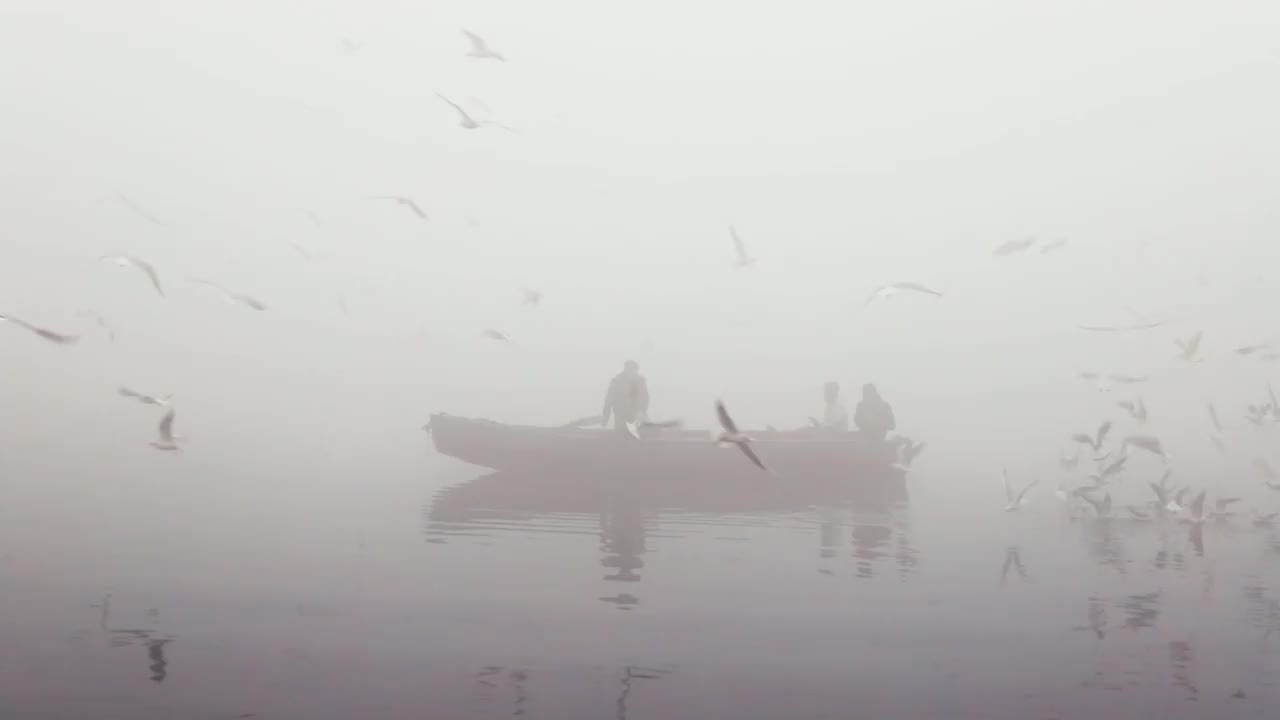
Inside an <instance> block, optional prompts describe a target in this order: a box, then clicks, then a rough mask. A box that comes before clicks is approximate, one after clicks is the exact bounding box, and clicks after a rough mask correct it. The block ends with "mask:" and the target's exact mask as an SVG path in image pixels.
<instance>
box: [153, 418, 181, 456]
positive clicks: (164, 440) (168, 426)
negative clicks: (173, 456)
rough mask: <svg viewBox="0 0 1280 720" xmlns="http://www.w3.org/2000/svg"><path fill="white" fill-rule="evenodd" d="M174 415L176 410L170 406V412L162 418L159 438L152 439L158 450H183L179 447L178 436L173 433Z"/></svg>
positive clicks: (154, 446)
mask: <svg viewBox="0 0 1280 720" xmlns="http://www.w3.org/2000/svg"><path fill="white" fill-rule="evenodd" d="M173 416H174V411H173V409H172V408H170V410H169V412H167V413H165V414H164V417H162V418H160V427H159V434H160V439H159V440H152V441H151V447H153V448H155V449H157V450H181V449H182V448H179V447H178V443H177V438H175V437H174V434H173Z"/></svg>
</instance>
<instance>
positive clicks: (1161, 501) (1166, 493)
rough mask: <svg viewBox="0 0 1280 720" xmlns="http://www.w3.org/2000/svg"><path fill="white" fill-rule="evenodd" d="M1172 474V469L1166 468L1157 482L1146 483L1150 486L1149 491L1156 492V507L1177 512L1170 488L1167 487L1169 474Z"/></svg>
mask: <svg viewBox="0 0 1280 720" xmlns="http://www.w3.org/2000/svg"><path fill="white" fill-rule="evenodd" d="M1172 474H1173V471H1172V470H1166V471H1165V473H1164V475H1163V476H1162V477H1161V478H1160V482H1159V483H1147V485H1149V486H1150V487H1151V491H1152V492H1154V493H1155V494H1156V507H1157V508H1158V509H1160V510H1168V511H1169V512H1177V511H1178V507H1177V505H1175V504H1174V502H1173V498H1172V495H1171V493H1172V490H1173V489H1172V488H1170V487H1169V476H1170V475H1172Z"/></svg>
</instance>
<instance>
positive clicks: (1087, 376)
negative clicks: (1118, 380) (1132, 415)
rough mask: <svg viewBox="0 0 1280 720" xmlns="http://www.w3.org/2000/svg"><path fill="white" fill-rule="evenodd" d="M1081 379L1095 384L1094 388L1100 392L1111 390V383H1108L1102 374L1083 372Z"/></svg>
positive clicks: (1089, 371) (1090, 371)
mask: <svg viewBox="0 0 1280 720" xmlns="http://www.w3.org/2000/svg"><path fill="white" fill-rule="evenodd" d="M1080 379H1081V380H1084V381H1086V382H1091V383H1093V384H1094V387H1096V388H1097V389H1098V392H1108V391H1110V390H1111V383H1110V382H1108V381H1107V379H1106V378H1105V377H1103V376H1102V375H1101V374H1099V373H1096V372H1093V371H1092V370H1086V371H1084V372H1081V373H1080Z"/></svg>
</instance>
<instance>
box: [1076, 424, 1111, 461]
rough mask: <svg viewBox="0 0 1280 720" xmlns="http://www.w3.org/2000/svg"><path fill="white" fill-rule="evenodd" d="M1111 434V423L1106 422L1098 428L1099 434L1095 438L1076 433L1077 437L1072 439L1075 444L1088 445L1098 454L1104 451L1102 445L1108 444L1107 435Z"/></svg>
mask: <svg viewBox="0 0 1280 720" xmlns="http://www.w3.org/2000/svg"><path fill="white" fill-rule="evenodd" d="M1110 432H1111V421H1110V420H1106V421H1104V422H1103V423H1102V424H1101V425H1099V426H1098V432H1097V433H1096V434H1095V435H1094V436H1093V437H1090V436H1089V435H1087V434H1085V433H1076V434H1075V435H1072V436H1071V439H1072V440H1073V441H1075V442H1078V443H1080V444H1081V445H1088V446H1089V447H1091V448H1093V451H1094V452H1095V453H1096V452H1098V451H1099V450H1101V449H1102V443H1104V442H1106V440H1107V433H1110Z"/></svg>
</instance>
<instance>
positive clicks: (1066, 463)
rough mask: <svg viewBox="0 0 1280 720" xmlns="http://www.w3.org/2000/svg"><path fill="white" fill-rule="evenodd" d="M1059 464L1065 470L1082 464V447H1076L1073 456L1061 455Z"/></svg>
mask: <svg viewBox="0 0 1280 720" xmlns="http://www.w3.org/2000/svg"><path fill="white" fill-rule="evenodd" d="M1058 464H1059V465H1061V466H1062V469H1063V470H1075V469H1076V466H1077V465H1079V464H1080V449H1079V448H1076V454H1075V455H1072V456H1071V457H1067V456H1066V455H1062V456H1061V457H1059V458H1058Z"/></svg>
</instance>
